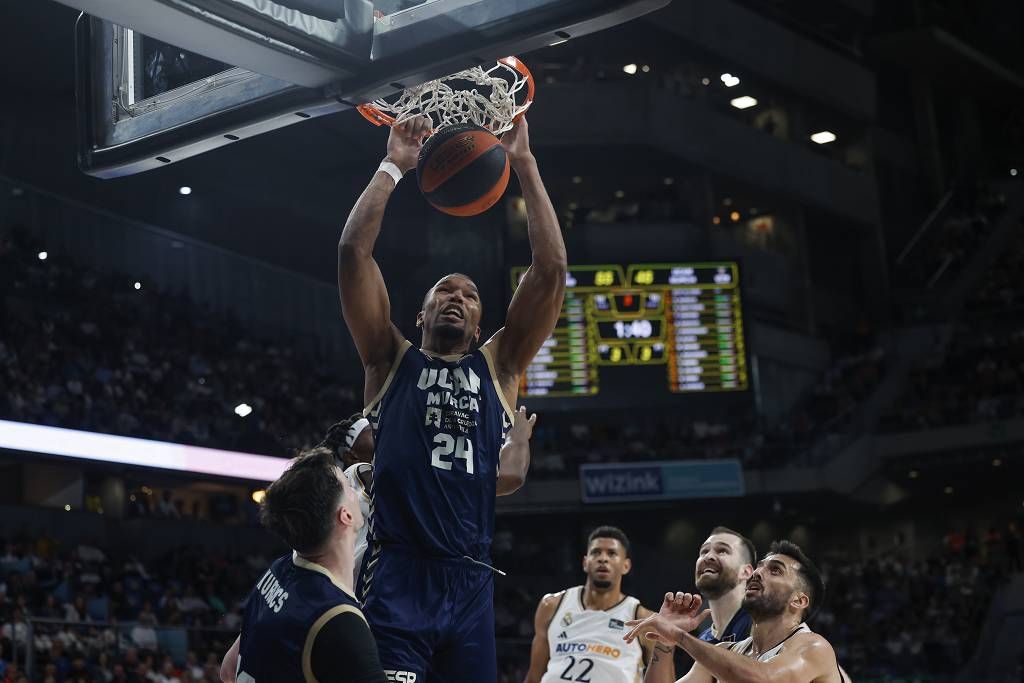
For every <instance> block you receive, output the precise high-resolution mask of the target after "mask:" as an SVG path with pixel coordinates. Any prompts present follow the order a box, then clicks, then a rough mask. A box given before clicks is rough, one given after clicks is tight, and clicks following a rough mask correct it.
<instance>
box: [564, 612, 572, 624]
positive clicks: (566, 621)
mask: <svg viewBox="0 0 1024 683" xmlns="http://www.w3.org/2000/svg"><path fill="white" fill-rule="evenodd" d="M562 626H572V614H571V613H569V612H566V613H565V616H563V617H562Z"/></svg>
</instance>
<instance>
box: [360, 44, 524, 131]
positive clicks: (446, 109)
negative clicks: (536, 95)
mask: <svg viewBox="0 0 1024 683" xmlns="http://www.w3.org/2000/svg"><path fill="white" fill-rule="evenodd" d="M452 81H456V82H457V81H462V83H456V87H453V86H452V85H451V82H452ZM468 84H471V85H475V86H480V88H479V89H478V88H476V87H473V88H471V89H469V90H466V89H465V88H464V87H463V86H465V85H468ZM527 85H529V79H527V77H526V76H524V75H523V74H521V73H520V72H519V71H517V70H516V69H515V68H514V67H512V66H509V65H508V64H504V63H502V62H498V63H497V64H496V65H495V66H492V67H491V68H490V69H487V70H486V71H485V70H484V69H483V68H482V67H479V66H475V67H473V68H471V69H467V70H465V71H460V72H458V73H456V74H452V75H451V76H444V77H443V78H439V79H437V80H434V81H427V82H426V83H423V84H422V85H417V86H414V87H412V88H406V89H405V90H404V91H403V92H402V94H401V95H399V97H398V99H397V100H395V101H394V102H387V101H385V100H383V99H380V100H374V101H373V102H372V103H371V104H372V105H373V106H374V107H376V108H378V109H380V110H381V111H382V112H385V113H387V114H390V115H391V116H394V117H395V125H397V124H400V123H403V122H405V121H408V120H409V119H411V118H414V117H416V116H429V117H430V118H431V120H432V121H433V122H434V130H438V129H440V128H443V127H445V126H451V125H455V124H459V123H475V124H476V125H478V126H482V127H484V128H486V129H487V130H489V131H491V132H492V133H494V134H495V135H501V134H502V133H504V132H505V131H507V130H509V129H510V128H512V122H513V120H514V119H515V118H516V117H517V116H519V115H520V114H521V113H523V112H524V111H526V110H527V109H529V107H530V102H520V101H519V100H518V99H517V98H521V99H522V100H525V99H526V96H525V93H523V90H524V88H526V87H527ZM521 93H522V94H521Z"/></svg>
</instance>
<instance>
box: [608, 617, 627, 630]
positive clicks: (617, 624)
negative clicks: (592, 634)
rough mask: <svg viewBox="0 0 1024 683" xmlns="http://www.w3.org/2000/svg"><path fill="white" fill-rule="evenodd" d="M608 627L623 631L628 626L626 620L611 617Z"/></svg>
mask: <svg viewBox="0 0 1024 683" xmlns="http://www.w3.org/2000/svg"><path fill="white" fill-rule="evenodd" d="M608 628H613V629H615V630H616V631H622V630H624V629H625V628H626V622H624V621H622V620H621V619H609V620H608Z"/></svg>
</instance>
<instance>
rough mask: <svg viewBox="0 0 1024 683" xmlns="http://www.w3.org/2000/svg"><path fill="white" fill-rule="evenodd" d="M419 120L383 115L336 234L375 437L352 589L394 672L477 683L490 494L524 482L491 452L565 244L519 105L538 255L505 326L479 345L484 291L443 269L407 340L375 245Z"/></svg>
mask: <svg viewBox="0 0 1024 683" xmlns="http://www.w3.org/2000/svg"><path fill="white" fill-rule="evenodd" d="M429 133H430V122H429V119H425V118H418V119H413V120H411V121H408V122H406V123H403V124H401V125H398V126H395V127H393V128H392V129H391V132H390V135H389V136H388V145H387V156H386V157H385V158H384V161H383V162H382V163H381V165H380V168H378V169H377V172H376V173H375V174H374V176H373V178H372V179H371V180H370V184H369V185H368V186H367V188H366V190H365V191H364V192H363V194H362V195H361V196H360V197H359V199H358V200H357V202H356V204H355V206H354V207H353V208H352V211H351V213H350V214H349V217H348V221H347V222H346V223H345V229H344V231H343V232H342V235H341V240H340V242H339V245H338V285H339V289H340V291H341V304H342V312H343V314H344V316H345V322H346V324H347V325H348V328H349V330H350V331H351V333H352V338H353V340H354V341H355V346H356V350H357V351H358V352H359V357H360V359H361V360H362V362H363V369H364V373H365V378H366V382H365V385H364V390H363V397H364V399H365V408H364V411H363V414H364V415H365V416H366V417H367V418H368V419H369V421H370V425H371V427H372V428H373V433H374V438H375V440H376V453H375V455H374V463H373V490H372V509H373V512H372V515H371V521H370V531H369V538H370V547H369V548H368V550H367V551H366V556H365V558H364V560H363V570H362V573H361V575H360V578H359V586H358V588H357V591H358V592H359V595H360V597H361V598H362V599H363V608H364V612H365V614H366V617H367V619H368V621H369V622H370V627H371V628H372V629H373V633H374V636H375V637H376V639H377V645H378V647H379V649H380V657H381V663H382V664H383V665H384V669H385V671H386V673H387V675H388V676H389V677H390V679H391V680H396V681H403V682H405V683H417V682H418V683H423V682H424V681H444V682H446V683H459V682H461V681H465V683H480V681H494V680H495V679H496V678H497V671H496V669H497V663H496V657H495V642H494V599H493V596H494V575H495V573H496V572H497V570H496V569H495V568H493V567H491V558H490V546H491V539H492V538H493V535H494V499H495V496H496V495H502V494H508V493H511V492H513V491H515V490H516V489H517V488H519V487H520V486H522V484H523V482H524V481H525V477H526V467H527V466H528V464H529V462H528V459H523V458H521V457H519V458H513V459H510V460H506V459H505V458H504V456H499V453H500V451H501V448H502V446H503V444H504V442H505V437H506V435H507V434H508V432H509V429H510V428H511V426H512V423H513V420H517V419H524V417H525V416H524V415H523V414H520V415H519V416H517V414H516V412H515V410H514V409H513V406H514V405H515V404H516V400H517V398H518V390H519V381H520V378H521V377H522V375H523V373H524V372H525V371H526V368H527V366H528V365H529V364H530V362H531V361H532V359H533V357H534V356H535V355H536V353H537V351H538V350H539V349H540V348H541V345H542V344H543V343H544V341H545V340H546V339H547V338H548V336H549V335H550V334H551V331H552V330H553V329H554V326H555V323H556V322H557V321H558V317H559V314H560V312H561V308H562V295H563V292H564V291H565V274H566V269H567V266H566V254H565V245H564V243H563V241H562V233H561V229H560V228H559V225H558V219H557V217H556V215H555V211H554V208H553V207H552V205H551V201H550V199H549V198H548V195H547V192H546V191H545V189H544V184H543V182H542V181H541V177H540V172H539V171H538V168H537V161H536V159H535V158H534V156H533V153H532V152H531V150H530V141H529V129H528V126H527V123H526V120H525V119H523V120H521V121H520V122H519V123H517V124H516V126H515V127H514V128H513V129H512V130H510V131H508V132H507V133H505V134H504V135H503V136H502V138H501V144H502V146H503V147H504V149H505V152H506V153H507V155H508V159H509V162H510V164H511V166H512V169H513V170H514V171H515V172H516V174H517V175H518V177H519V184H520V186H521V188H522V192H523V199H524V201H525V203H526V212H527V218H528V235H529V239H530V246H531V250H532V253H533V258H532V262H531V264H530V267H529V269H528V270H527V272H526V274H525V275H524V277H523V279H522V281H521V283H520V284H519V287H518V288H517V289H516V292H515V295H514V296H513V297H512V302H511V303H510V304H509V307H508V312H507V314H506V316H505V324H504V326H503V327H502V328H501V329H500V330H498V331H497V332H496V333H495V334H494V335H493V336H492V337H491V338H490V339H488V340H487V341H486V342H484V343H483V344H482V345H480V344H479V342H480V341H481V330H480V319H481V316H482V312H483V303H482V302H481V300H480V291H479V289H478V288H477V286H476V283H475V282H473V280H472V279H471V278H470V277H468V276H467V275H463V274H461V273H450V274H448V275H445V276H444V277H442V278H441V279H439V280H438V281H437V283H436V284H434V286H433V287H431V288H430V289H429V290H428V291H427V293H426V296H424V297H423V298H422V305H421V310H420V311H419V313H418V314H417V316H416V326H417V327H418V328H420V330H421V331H422V338H421V340H420V343H419V345H418V346H413V345H412V344H411V343H410V342H409V341H407V340H406V339H405V338H404V337H403V336H402V334H401V332H400V331H399V330H398V328H397V327H396V326H395V325H394V323H393V322H392V320H391V301H390V298H389V296H388V290H387V287H386V286H385V284H384V278H383V276H382V275H381V272H380V268H379V267H378V266H377V262H376V261H375V260H374V258H373V249H374V245H375V244H376V241H377V236H378V235H379V234H380V230H381V221H382V218H383V216H384V209H385V207H386V206H387V203H388V199H389V198H390V196H391V193H392V192H394V190H395V186H396V184H397V183H398V182H399V181H401V179H402V177H403V176H404V174H405V173H407V172H408V171H410V170H412V169H413V168H415V167H416V163H417V157H418V155H419V151H420V148H421V146H422V144H423V142H424V140H425V138H426V137H427V136H428V135H429ZM428 672H429V673H428Z"/></svg>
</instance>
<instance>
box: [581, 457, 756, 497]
mask: <svg viewBox="0 0 1024 683" xmlns="http://www.w3.org/2000/svg"><path fill="white" fill-rule="evenodd" d="M744 492H745V489H744V486H743V468H742V467H741V466H740V461H739V460H736V459H728V460H676V461H658V462H643V463H614V464H607V465H581V466H580V494H581V496H582V499H583V502H584V503H621V502H643V501H658V500H682V499H687V498H736V497H739V496H742V495H743V494H744Z"/></svg>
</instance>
